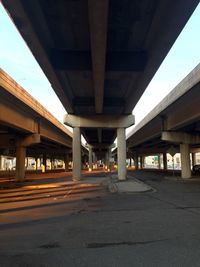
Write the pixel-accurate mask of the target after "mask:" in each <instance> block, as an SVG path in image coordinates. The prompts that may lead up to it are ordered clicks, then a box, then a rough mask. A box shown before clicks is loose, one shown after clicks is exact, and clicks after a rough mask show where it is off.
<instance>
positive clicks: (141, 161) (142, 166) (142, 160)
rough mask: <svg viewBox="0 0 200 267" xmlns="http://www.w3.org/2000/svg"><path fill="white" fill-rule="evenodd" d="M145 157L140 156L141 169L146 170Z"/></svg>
mask: <svg viewBox="0 0 200 267" xmlns="http://www.w3.org/2000/svg"><path fill="white" fill-rule="evenodd" d="M144 162H145V156H140V169H143V168H144Z"/></svg>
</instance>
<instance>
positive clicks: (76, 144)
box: [72, 127, 81, 180]
mask: <svg viewBox="0 0 200 267" xmlns="http://www.w3.org/2000/svg"><path fill="white" fill-rule="evenodd" d="M72 150H73V176H72V179H73V180H80V179H81V130H80V127H75V128H74V129H73V146H72Z"/></svg>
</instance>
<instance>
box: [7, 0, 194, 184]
mask: <svg viewBox="0 0 200 267" xmlns="http://www.w3.org/2000/svg"><path fill="white" fill-rule="evenodd" d="M2 3H3V5H4V7H5V8H6V9H7V11H8V13H9V14H10V16H11V18H12V20H13V21H14V23H15V25H16V27H17V28H18V30H19V32H20V33H21V35H22V37H23V38H24V40H25V41H26V43H27V45H28V46H29V48H30V49H31V51H32V53H33V55H34V56H35V58H36V60H37V61H38V63H39V64H40V66H41V68H42V69H43V71H44V73H45V74H46V76H47V78H48V79H49V81H50V83H51V85H52V87H53V89H54V90H55V92H56V94H57V95H58V97H59V99H60V101H61V102H62V104H63V106H64V107H65V109H66V111H67V113H68V115H67V116H66V117H65V123H66V124H68V125H71V126H72V127H74V146H73V157H74V158H73V162H74V166H75V167H74V170H73V171H74V172H73V176H74V179H80V177H81V172H80V169H81V168H80V134H81V133H82V134H83V135H84V137H85V139H86V141H87V143H88V144H89V145H90V146H91V147H92V148H93V151H95V153H96V156H97V157H99V153H100V152H101V153H102V151H104V152H105V153H109V150H110V146H111V145H112V144H113V142H114V140H115V138H116V135H117V138H118V171H119V173H118V178H119V179H121V180H123V179H126V164H125V160H126V155H125V154H126V147H125V144H126V142H125V128H126V127H129V126H130V125H132V124H134V116H133V115H132V110H133V108H134V107H135V105H136V104H137V102H138V100H139V98H140V97H141V95H142V94H143V92H144V90H145V89H146V87H147V85H148V83H149V82H150V80H151V79H152V77H153V76H154V74H155V72H156V71H157V69H158V67H159V66H160V64H161V62H162V61H163V59H164V58H165V56H166V55H167V53H168V52H169V50H170V48H171V46H172V45H173V43H174V42H175V40H176V38H177V37H178V35H179V34H180V32H181V31H182V29H183V27H184V26H185V24H186V22H187V21H188V19H189V18H190V16H191V14H192V13H193V11H194V10H195V8H196V6H197V4H198V3H199V1H198V0H185V1H182V0H174V1H169V0H140V1H138V0H126V1H122V0H95V1H94V0H75V1H72V0H57V1H51V0H32V1H26V0H15V1H12V0H2ZM91 115H92V116H91ZM127 116H129V117H127ZM77 120H78V121H79V122H80V123H79V124H77ZM94 122H95V123H94ZM105 122H106V123H105Z"/></svg>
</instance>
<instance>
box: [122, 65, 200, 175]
mask: <svg viewBox="0 0 200 267" xmlns="http://www.w3.org/2000/svg"><path fill="white" fill-rule="evenodd" d="M199 103H200V64H199V65H197V67H196V68H195V69H194V70H193V71H192V72H191V73H189V74H188V76H187V77H185V78H184V79H183V80H182V81H181V82H180V83H179V84H178V85H177V86H176V87H175V88H174V89H173V90H172V91H171V92H170V93H169V94H168V95H167V96H166V97H165V98H164V99H163V100H162V101H161V102H160V103H159V104H158V105H157V106H156V107H155V108H154V109H153V110H152V111H151V112H150V113H149V114H148V115H147V116H146V117H145V118H144V119H143V120H142V121H141V122H140V123H139V124H138V125H137V126H136V127H135V128H134V129H133V130H132V131H131V132H130V133H129V135H128V137H127V146H128V148H129V151H130V152H131V153H132V154H134V157H135V160H136V162H137V156H138V155H152V154H155V153H164V154H166V153H167V152H170V150H171V149H172V147H173V150H174V151H172V153H173V152H180V153H181V163H182V164H181V165H182V177H183V178H189V177H190V176H191V168H190V152H195V151H199V149H200V104H199ZM164 158H165V161H166V156H164ZM164 165H165V166H166V162H165V164H164Z"/></svg>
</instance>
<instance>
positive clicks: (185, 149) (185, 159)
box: [180, 144, 191, 178]
mask: <svg viewBox="0 0 200 267" xmlns="http://www.w3.org/2000/svg"><path fill="white" fill-rule="evenodd" d="M180 153H181V177H182V178H190V177H191V168H190V148H189V144H180Z"/></svg>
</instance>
